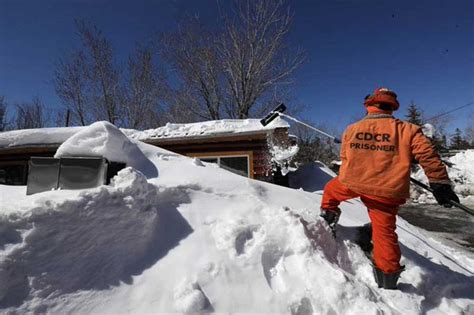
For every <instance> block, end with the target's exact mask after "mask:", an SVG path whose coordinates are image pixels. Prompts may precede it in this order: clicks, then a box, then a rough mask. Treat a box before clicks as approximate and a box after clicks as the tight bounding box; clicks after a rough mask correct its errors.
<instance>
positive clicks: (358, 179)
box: [321, 88, 459, 289]
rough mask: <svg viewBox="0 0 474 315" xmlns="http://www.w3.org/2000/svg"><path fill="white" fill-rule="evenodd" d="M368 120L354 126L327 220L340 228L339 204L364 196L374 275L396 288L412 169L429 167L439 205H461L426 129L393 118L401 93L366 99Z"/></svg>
mask: <svg viewBox="0 0 474 315" xmlns="http://www.w3.org/2000/svg"><path fill="white" fill-rule="evenodd" d="M364 105H365V106H366V108H367V116H366V117H365V118H364V119H362V120H361V121H359V122H357V123H355V124H352V125H350V126H349V127H348V128H347V129H346V131H345V132H344V136H343V138H342V145H341V160H342V165H341V169H340V171H339V176H338V177H336V178H334V179H332V180H331V181H329V182H328V183H327V184H326V186H325V187H324V194H323V198H322V200H321V216H322V217H323V218H324V219H325V220H326V222H327V223H328V224H329V225H330V227H331V228H333V229H334V227H335V225H336V223H337V221H338V218H339V215H340V212H341V211H340V209H339V204H340V203H341V202H343V201H345V200H348V199H351V198H357V197H359V198H360V199H361V200H362V202H363V203H364V204H365V205H366V206H367V209H368V214H369V218H370V221H371V223H372V242H373V255H372V259H373V264H374V266H373V267H374V277H375V281H376V282H377V284H378V287H379V288H382V287H383V288H385V289H395V288H396V286H397V281H398V278H399V276H400V273H401V272H402V271H403V270H404V267H403V266H400V257H401V252H400V247H399V245H398V238H397V234H396V233H395V229H396V215H397V212H398V208H399V206H400V205H402V204H404V203H405V201H406V199H407V198H408V197H409V184H410V166H411V163H412V162H413V160H415V159H416V160H417V161H418V162H419V163H420V165H421V166H422V167H423V170H424V171H425V174H426V176H427V177H428V180H429V181H430V185H431V187H432V188H433V190H434V192H433V194H434V196H435V198H436V200H437V201H438V203H439V204H442V205H449V204H450V202H449V201H450V200H454V201H457V202H459V199H458V198H457V196H456V194H454V192H453V190H452V188H451V185H450V180H449V177H448V173H447V171H446V168H445V166H444V165H443V163H442V162H441V159H440V157H439V155H438V154H437V152H436V150H435V149H434V147H433V146H432V144H431V142H430V140H429V139H428V138H426V137H425V136H424V135H423V133H422V131H421V128H420V127H418V126H416V125H413V124H410V123H407V122H403V121H401V120H399V119H396V118H394V117H393V116H392V112H393V111H395V110H397V109H398V108H399V105H400V104H399V103H398V100H397V95H396V94H395V93H394V92H393V91H390V90H389V89H386V88H380V89H376V90H375V92H374V94H373V95H369V96H368V97H366V100H365V102H364Z"/></svg>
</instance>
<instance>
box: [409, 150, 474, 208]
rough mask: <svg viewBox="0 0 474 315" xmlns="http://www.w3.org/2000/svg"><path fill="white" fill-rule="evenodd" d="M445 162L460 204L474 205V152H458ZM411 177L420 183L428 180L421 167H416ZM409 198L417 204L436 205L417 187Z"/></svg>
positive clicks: (433, 200)
mask: <svg viewBox="0 0 474 315" xmlns="http://www.w3.org/2000/svg"><path fill="white" fill-rule="evenodd" d="M446 160H447V162H448V163H447V164H448V166H447V169H448V174H449V178H450V179H451V181H452V183H453V185H454V191H455V192H456V194H458V195H459V197H460V198H461V201H462V202H465V203H467V204H474V150H465V151H462V152H459V153H457V154H456V155H454V156H452V157H449V158H447V159H446ZM412 176H413V177H414V178H415V179H417V180H419V181H421V182H424V183H426V184H427V183H428V178H427V177H426V175H425V173H424V171H423V169H422V168H421V167H418V168H417V171H416V172H414V173H413V174H412ZM411 196H412V198H413V200H414V201H416V202H419V203H424V202H426V203H436V200H435V199H434V197H433V195H432V194H431V193H428V192H426V191H425V190H422V189H420V188H417V187H413V188H412V191H411Z"/></svg>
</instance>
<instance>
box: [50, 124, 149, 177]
mask: <svg viewBox="0 0 474 315" xmlns="http://www.w3.org/2000/svg"><path fill="white" fill-rule="evenodd" d="M64 156H101V157H105V158H106V159H108V160H109V161H114V162H124V163H126V164H127V166H131V167H134V168H135V169H137V170H139V171H141V172H142V173H143V174H145V175H146V176H147V177H148V178H151V177H156V176H158V171H157V169H156V167H155V165H153V164H152V163H151V162H150V160H148V158H147V157H146V156H145V155H144V154H143V153H142V151H141V150H140V149H139V148H138V147H137V144H136V143H134V142H132V141H131V140H130V139H129V138H127V136H125V135H124V134H123V133H122V132H121V131H120V130H119V129H118V128H117V127H115V126H114V125H112V124H111V123H109V122H106V121H99V122H96V123H93V124H92V125H90V126H88V127H86V128H83V129H81V130H80V131H79V132H78V133H76V134H75V135H73V136H71V137H70V138H69V139H67V140H66V141H65V142H64V143H63V144H62V145H61V146H60V147H59V148H58V150H57V151H56V154H55V155H54V157H56V158H59V157H64Z"/></svg>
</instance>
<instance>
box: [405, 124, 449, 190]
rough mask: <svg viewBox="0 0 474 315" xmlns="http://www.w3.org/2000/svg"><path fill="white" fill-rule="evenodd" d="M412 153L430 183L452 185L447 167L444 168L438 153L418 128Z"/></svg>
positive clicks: (412, 143)
mask: <svg viewBox="0 0 474 315" xmlns="http://www.w3.org/2000/svg"><path fill="white" fill-rule="evenodd" d="M411 151H412V153H413V156H414V157H415V159H416V160H417V161H418V163H420V165H421V167H423V170H424V171H425V174H426V177H428V180H429V182H430V183H440V184H451V181H450V180H449V176H448V172H447V171H446V166H444V164H443V162H442V161H441V158H440V157H439V154H438V152H436V149H435V148H434V146H433V145H432V143H431V141H430V140H429V139H428V138H427V137H426V136H425V135H424V134H423V132H422V131H421V128H417V130H416V132H415V134H414V136H413V139H412V142H411Z"/></svg>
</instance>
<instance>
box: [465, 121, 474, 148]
mask: <svg viewBox="0 0 474 315" xmlns="http://www.w3.org/2000/svg"><path fill="white" fill-rule="evenodd" d="M467 125H468V127H467V128H466V130H465V132H464V134H465V135H466V141H468V142H469V143H470V145H471V147H473V148H474V113H472V114H470V115H469V118H468V124H467Z"/></svg>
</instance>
